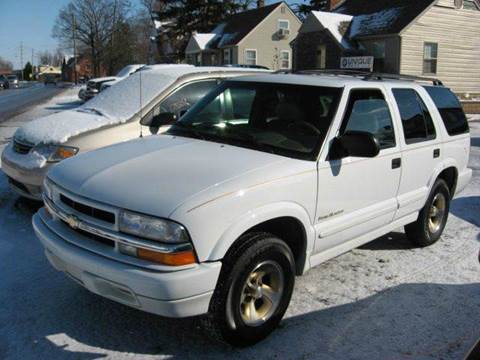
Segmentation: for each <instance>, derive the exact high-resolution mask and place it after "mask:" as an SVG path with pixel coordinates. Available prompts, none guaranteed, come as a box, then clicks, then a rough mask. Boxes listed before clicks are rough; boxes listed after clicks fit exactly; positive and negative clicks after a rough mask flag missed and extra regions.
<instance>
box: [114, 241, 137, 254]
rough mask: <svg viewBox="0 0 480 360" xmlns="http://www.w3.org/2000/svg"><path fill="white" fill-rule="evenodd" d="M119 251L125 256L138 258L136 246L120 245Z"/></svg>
mask: <svg viewBox="0 0 480 360" xmlns="http://www.w3.org/2000/svg"><path fill="white" fill-rule="evenodd" d="M118 250H119V251H120V252H121V253H122V254H125V255H130V256H135V257H136V256H137V248H136V247H135V246H131V245H125V244H122V243H118Z"/></svg>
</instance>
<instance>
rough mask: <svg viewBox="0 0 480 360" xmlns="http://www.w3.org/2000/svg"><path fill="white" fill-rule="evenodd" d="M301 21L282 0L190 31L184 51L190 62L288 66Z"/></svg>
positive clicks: (289, 67) (271, 66) (289, 66)
mask: <svg viewBox="0 0 480 360" xmlns="http://www.w3.org/2000/svg"><path fill="white" fill-rule="evenodd" d="M301 24H302V23H301V21H300V20H299V19H298V17H297V16H296V15H295V14H294V13H293V11H292V10H291V9H290V7H289V6H288V5H287V4H286V3H285V2H279V3H275V4H272V5H268V6H263V7H260V8H257V9H253V10H248V11H245V12H242V13H239V14H236V15H232V16H231V17H229V18H227V19H226V20H225V21H224V22H222V23H220V24H218V25H217V26H216V27H215V29H213V30H212V32H210V33H194V34H193V35H192V37H191V38H190V40H189V42H188V45H187V48H186V50H185V55H186V59H187V62H188V63H190V64H194V65H229V64H244V65H250V66H253V65H258V66H265V67H267V68H269V69H271V70H282V69H285V70H286V69H291V67H292V50H291V47H290V42H291V41H292V40H293V39H295V37H296V36H297V33H298V30H299V29H300V26H301Z"/></svg>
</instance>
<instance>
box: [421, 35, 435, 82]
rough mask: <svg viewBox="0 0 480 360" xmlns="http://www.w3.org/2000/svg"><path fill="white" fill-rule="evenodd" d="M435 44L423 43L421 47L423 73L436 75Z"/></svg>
mask: <svg viewBox="0 0 480 360" xmlns="http://www.w3.org/2000/svg"><path fill="white" fill-rule="evenodd" d="M437 55H438V44H437V43H429V42H427V43H425V44H424V45H423V73H424V74H436V73H437Z"/></svg>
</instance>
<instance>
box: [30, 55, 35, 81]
mask: <svg viewBox="0 0 480 360" xmlns="http://www.w3.org/2000/svg"><path fill="white" fill-rule="evenodd" d="M33 52H34V50H33V49H32V78H31V79H30V80H35V79H34V76H33V74H34V71H33Z"/></svg>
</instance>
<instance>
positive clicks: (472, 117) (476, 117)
mask: <svg viewBox="0 0 480 360" xmlns="http://www.w3.org/2000/svg"><path fill="white" fill-rule="evenodd" d="M467 119H468V120H469V121H480V114H467Z"/></svg>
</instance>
